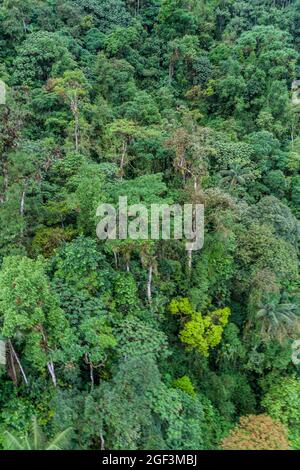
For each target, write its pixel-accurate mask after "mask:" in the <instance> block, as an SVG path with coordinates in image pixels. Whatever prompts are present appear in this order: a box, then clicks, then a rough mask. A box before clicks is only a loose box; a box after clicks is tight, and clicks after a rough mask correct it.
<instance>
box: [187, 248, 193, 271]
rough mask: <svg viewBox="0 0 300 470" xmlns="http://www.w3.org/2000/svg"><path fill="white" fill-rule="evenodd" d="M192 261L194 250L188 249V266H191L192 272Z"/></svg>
mask: <svg viewBox="0 0 300 470" xmlns="http://www.w3.org/2000/svg"><path fill="white" fill-rule="evenodd" d="M192 262H193V251H192V250H188V268H189V272H191V270H192Z"/></svg>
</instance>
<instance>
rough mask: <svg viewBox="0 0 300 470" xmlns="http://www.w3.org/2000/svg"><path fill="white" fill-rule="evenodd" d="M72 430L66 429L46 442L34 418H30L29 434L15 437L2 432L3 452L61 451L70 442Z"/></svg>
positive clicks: (8, 432) (7, 432)
mask: <svg viewBox="0 0 300 470" xmlns="http://www.w3.org/2000/svg"><path fill="white" fill-rule="evenodd" d="M71 432H72V428H67V429H65V430H64V431H62V432H61V433H59V434H57V435H56V436H55V437H54V438H53V439H52V440H51V441H49V442H47V440H46V436H45V435H44V433H43V432H42V430H41V428H40V426H39V425H38V422H37V419H36V417H33V418H32V425H31V430H30V433H26V434H25V435H24V436H21V437H20V436H15V435H14V434H12V433H11V432H10V431H5V432H4V449H5V450H63V449H66V448H67V447H68V445H69V442H70V435H71Z"/></svg>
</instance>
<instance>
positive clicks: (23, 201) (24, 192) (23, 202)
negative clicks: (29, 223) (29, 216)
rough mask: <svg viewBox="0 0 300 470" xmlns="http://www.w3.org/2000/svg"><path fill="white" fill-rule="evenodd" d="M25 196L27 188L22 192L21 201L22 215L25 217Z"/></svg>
mask: <svg viewBox="0 0 300 470" xmlns="http://www.w3.org/2000/svg"><path fill="white" fill-rule="evenodd" d="M25 196H26V189H24V191H23V192H22V197H21V202H20V215H21V217H24V209H25Z"/></svg>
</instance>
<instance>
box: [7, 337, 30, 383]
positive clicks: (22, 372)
mask: <svg viewBox="0 0 300 470" xmlns="http://www.w3.org/2000/svg"><path fill="white" fill-rule="evenodd" d="M8 343H9V347H10V350H11V352H12V355H13V357H14V358H15V360H16V362H17V364H18V366H19V369H20V372H21V374H22V377H23V379H24V382H25V383H26V385H28V380H27V377H26V374H25V372H24V369H23V367H22V364H21V362H20V360H19V358H18V355H17V353H16V351H15V350H14V347H13V345H12V342H11V340H10V339H9V340H8ZM12 364H13V361H12ZM13 368H14V366H13ZM14 372H15V371H14Z"/></svg>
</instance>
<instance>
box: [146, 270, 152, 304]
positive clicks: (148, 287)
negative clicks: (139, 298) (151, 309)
mask: <svg viewBox="0 0 300 470" xmlns="http://www.w3.org/2000/svg"><path fill="white" fill-rule="evenodd" d="M152 274H153V266H152V264H151V265H150V266H149V269H148V281H147V297H148V301H149V304H151V303H152Z"/></svg>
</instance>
